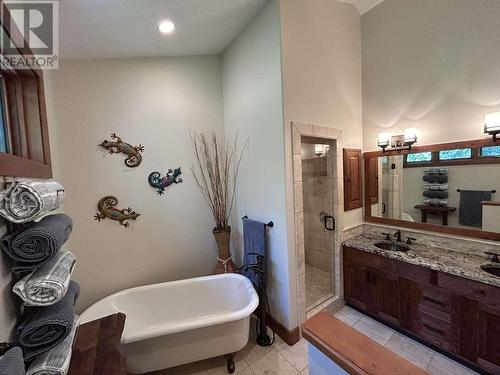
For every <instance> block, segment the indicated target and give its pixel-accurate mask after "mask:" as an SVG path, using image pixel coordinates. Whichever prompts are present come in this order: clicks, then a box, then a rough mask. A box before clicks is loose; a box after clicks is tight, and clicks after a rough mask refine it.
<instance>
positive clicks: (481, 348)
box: [460, 297, 500, 374]
mask: <svg viewBox="0 0 500 375" xmlns="http://www.w3.org/2000/svg"><path fill="white" fill-rule="evenodd" d="M499 338H500V307H496V306H492V305H489V304H486V303H482V302H478V301H474V300H471V299H469V298H465V297H462V298H461V299H460V355H461V356H462V357H464V358H466V359H468V360H469V361H471V362H475V363H477V364H478V365H479V366H481V368H483V369H485V370H487V371H488V372H489V373H491V374H500V339H499Z"/></svg>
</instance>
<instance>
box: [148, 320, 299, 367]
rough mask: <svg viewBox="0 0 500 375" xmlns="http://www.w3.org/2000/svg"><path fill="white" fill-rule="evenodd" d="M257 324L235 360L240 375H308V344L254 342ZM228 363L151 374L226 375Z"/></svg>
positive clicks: (214, 362) (209, 362)
mask: <svg viewBox="0 0 500 375" xmlns="http://www.w3.org/2000/svg"><path fill="white" fill-rule="evenodd" d="M254 324H255V321H254V320H253V319H252V326H251V327H250V340H249V342H248V344H247V346H246V347H245V348H244V349H243V350H242V351H241V352H239V353H237V354H236V356H235V358H234V363H235V365H236V371H235V374H238V375H299V374H300V375H308V367H307V341H305V340H304V339H301V340H300V341H299V342H298V343H296V344H295V345H294V346H289V345H287V344H286V343H285V342H283V340H281V339H280V338H279V337H278V336H276V340H275V342H274V344H273V345H272V346H268V347H261V346H258V345H257V344H256V343H255V326H254ZM227 374H228V373H227V370H226V360H225V359H224V357H217V358H213V359H208V360H205V361H200V362H196V363H191V364H188V365H183V366H178V367H174V368H171V369H166V370H162V371H157V372H154V373H150V374H148V375H227Z"/></svg>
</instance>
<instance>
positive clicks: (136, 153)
mask: <svg viewBox="0 0 500 375" xmlns="http://www.w3.org/2000/svg"><path fill="white" fill-rule="evenodd" d="M111 138H112V139H113V140H112V141H108V140H107V139H105V140H104V142H102V143H101V144H99V146H101V147H104V148H105V149H106V150H108V152H109V153H110V154H111V155H112V154H124V155H126V156H127V158H126V159H125V165H126V166H127V167H130V168H134V167H137V166H139V164H141V161H142V155H141V152H143V151H144V146H142V145H139V146H132V145H131V144H129V143H126V142H123V141H122V139H121V138H120V137H119V136H117V135H116V133H113V134H111Z"/></svg>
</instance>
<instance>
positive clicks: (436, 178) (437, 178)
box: [424, 174, 448, 183]
mask: <svg viewBox="0 0 500 375" xmlns="http://www.w3.org/2000/svg"><path fill="white" fill-rule="evenodd" d="M424 181H425V182H430V183H435V182H439V183H444V182H448V175H446V174H444V175H441V174H426V175H425V176H424Z"/></svg>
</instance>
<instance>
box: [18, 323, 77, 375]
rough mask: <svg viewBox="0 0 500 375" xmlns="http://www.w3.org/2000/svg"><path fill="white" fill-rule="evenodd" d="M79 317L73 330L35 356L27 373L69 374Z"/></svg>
mask: <svg viewBox="0 0 500 375" xmlns="http://www.w3.org/2000/svg"><path fill="white" fill-rule="evenodd" d="M78 319H79V317H78V316H77V315H75V320H74V321H73V327H72V328H71V332H70V334H69V335H68V337H66V338H65V339H64V341H61V343H60V344H58V345H56V346H54V347H53V348H52V349H50V350H49V351H48V352H45V353H43V354H40V355H39V356H38V357H36V358H35V360H34V361H33V363H32V364H31V366H30V368H29V369H28V371H27V372H26V375H67V374H68V370H69V365H70V362H71V353H72V351H73V341H74V340H75V333H76V328H77V327H78Z"/></svg>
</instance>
